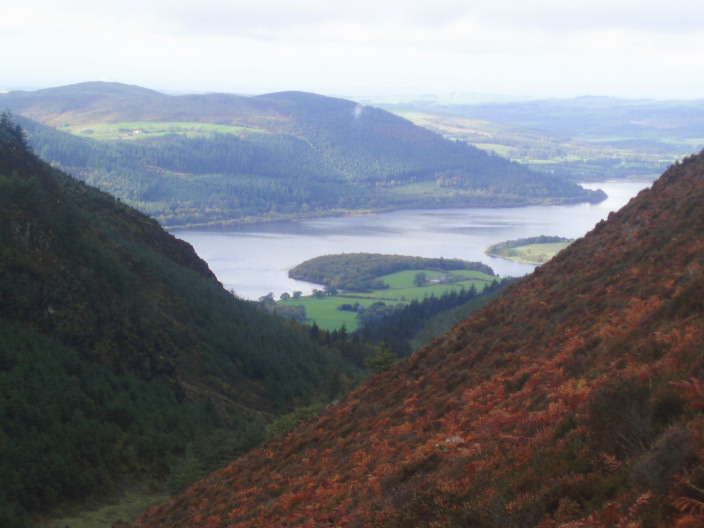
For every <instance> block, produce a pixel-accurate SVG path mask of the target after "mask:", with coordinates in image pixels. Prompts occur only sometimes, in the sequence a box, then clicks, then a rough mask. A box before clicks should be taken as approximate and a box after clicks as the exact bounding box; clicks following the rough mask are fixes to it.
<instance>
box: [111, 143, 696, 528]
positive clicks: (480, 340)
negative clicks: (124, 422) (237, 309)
mask: <svg viewBox="0 0 704 528" xmlns="http://www.w3.org/2000/svg"><path fill="white" fill-rule="evenodd" d="M703 218H704V153H702V154H700V155H698V156H693V157H691V158H688V159H686V160H685V161H684V162H682V163H681V164H677V165H675V166H673V167H671V168H670V169H669V170H668V171H667V172H666V173H665V174H663V176H662V177H661V178H660V179H659V181H657V182H656V183H655V184H654V185H653V186H652V188H651V189H649V190H645V191H642V192H641V193H640V194H639V195H638V196H637V197H636V198H634V199H633V200H631V202H630V203H629V204H628V205H627V206H626V207H625V208H623V209H622V210H621V211H619V212H618V213H615V214H612V215H610V217H609V219H608V220H607V221H603V222H600V223H599V224H598V225H597V226H596V227H595V228H594V229H593V230H592V231H591V232H590V233H588V234H587V235H586V236H585V237H584V238H582V239H580V240H577V241H576V242H574V243H573V244H572V245H571V246H569V247H568V248H567V249H565V250H564V251H562V252H561V253H560V254H559V255H558V256H557V257H555V258H554V259H552V260H551V261H550V262H548V263H546V264H545V265H543V266H541V267H540V268H538V269H537V270H536V271H535V272H534V273H533V274H532V275H530V276H529V277H527V278H525V279H523V280H521V281H519V282H518V283H516V284H514V285H512V286H510V287H509V288H507V290H506V291H505V292H504V294H503V295H502V296H500V297H499V298H498V299H497V300H496V301H494V302H492V303H490V304H489V305H488V306H487V307H485V308H484V309H482V310H480V311H479V312H477V313H475V314H474V315H472V316H471V317H469V318H468V319H466V320H465V321H464V322H462V323H461V324H459V325H458V326H456V327H455V328H454V329H452V330H451V331H450V332H449V333H448V334H446V335H445V336H444V337H442V338H440V339H437V340H435V341H434V342H433V343H431V344H430V345H429V346H428V347H426V348H424V349H422V350H420V351H419V352H417V353H416V354H415V355H413V356H412V357H410V358H408V359H406V360H404V361H402V362H401V363H399V364H398V365H396V366H395V367H393V368H392V369H390V370H389V371H387V372H385V373H383V374H380V375H378V376H376V377H374V378H373V379H372V380H371V382H370V383H368V384H366V385H365V386H363V387H361V388H359V389H358V390H356V391H354V392H353V393H351V394H349V395H348V396H347V397H345V398H343V399H341V400H340V401H339V402H338V403H337V404H335V405H331V406H329V407H328V408H327V409H326V411H325V412H324V413H323V414H322V415H321V417H320V418H319V419H317V420H314V421H312V422H310V423H308V424H307V425H304V426H302V427H300V428H299V429H297V430H296V431H294V432H292V433H290V434H289V435H287V436H284V437H282V438H278V439H274V440H272V441H270V442H268V443H266V444H265V445H263V446H262V447H261V448H259V449H256V450H254V451H252V452H250V453H249V454H247V455H246V456H244V457H242V458H240V459H239V460H237V461H236V462H233V463H232V464H231V465H229V466H228V467H226V468H224V469H223V470H221V471H219V472H217V473H215V474H213V475H211V476H209V477H208V478H207V479H205V480H203V481H201V482H199V483H198V484H196V485H194V486H193V487H191V488H190V489H189V490H187V491H186V492H185V493H183V494H182V495H180V496H177V497H175V498H174V499H173V500H171V501H168V502H166V503H164V504H162V505H159V506H156V507H154V508H152V509H150V510H149V511H147V512H146V513H145V514H144V515H143V516H141V517H140V518H138V519H137V520H135V521H133V522H131V523H128V524H127V526H132V527H142V528H146V527H157V526H159V527H162V526H190V527H195V526H212V527H219V526H223V527H224V526H228V527H245V526H252V527H255V526H256V527H260V526H279V527H284V526H350V527H352V526H354V527H363V526H364V527H369V526H379V527H382V526H386V527H388V526H408V527H411V526H413V527H423V526H426V527H430V526H487V527H489V526H501V527H530V526H540V527H541V528H547V527H558V526H562V527H568V526H569V527H574V528H576V527H578V526H579V527H593V528H597V527H607V526H608V527H611V526H622V527H625V526H632V527H656V526H679V527H685V526H687V527H693V526H702V525H703V524H704V496H703V495H702V490H703V489H704V436H703V435H702V431H704V414H703V411H704V380H703V379H702V378H703V377H704V368H703V366H704V363H703V358H702V351H703V350H704V330H703V329H704V222H702V219H703ZM120 526H125V525H120Z"/></svg>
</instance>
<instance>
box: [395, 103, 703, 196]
mask: <svg viewBox="0 0 704 528" xmlns="http://www.w3.org/2000/svg"><path fill="white" fill-rule="evenodd" d="M382 107H383V108H384V109H387V110H389V111H392V112H395V113H398V114H399V115H402V116H404V117H407V118H409V119H411V120H412V121H413V122H414V123H416V124H419V125H421V126H424V127H427V128H429V129H430V130H434V131H436V132H438V133H440V134H442V135H443V136H444V137H447V138H452V139H456V140H460V141H466V142H467V143H469V144H471V145H476V146H478V147H480V148H482V149H485V150H487V151H490V152H496V153H498V154H500V155H502V156H505V157H507V158H510V159H512V160H516V161H519V162H520V163H522V164H524V165H526V166H528V167H531V168H533V169H534V170H541V171H550V172H552V173H554V174H561V175H563V176H564V177H567V178H569V179H572V180H573V181H582V182H583V181H604V180H609V179H621V178H633V177H640V178H650V177H653V178H654V177H656V176H657V175H659V174H661V173H662V172H663V171H664V170H665V169H666V168H667V167H668V166H669V165H670V164H672V163H673V162H675V161H676V160H680V159H682V158H683V157H685V156H687V155H689V154H690V153H691V152H692V151H695V150H699V149H701V148H702V147H704V139H703V138H702V134H701V131H702V129H703V127H704V99H698V100H681V101H659V100H648V99H619V98H613V97H593V96H585V97H575V98H571V99H545V100H530V101H513V102H501V103H499V102H493V103H488V102H485V103H477V104H457V103H453V102H448V101H439V100H432V99H427V100H419V101H415V102H407V103H403V104H385V105H383V106H382Z"/></svg>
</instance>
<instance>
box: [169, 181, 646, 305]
mask: <svg viewBox="0 0 704 528" xmlns="http://www.w3.org/2000/svg"><path fill="white" fill-rule="evenodd" d="M582 185H583V186H584V187H586V188H589V189H597V188H601V189H603V190H604V191H605V192H606V193H607V194H608V195H609V198H608V199H607V200H605V201H603V202H602V203H600V204H595V205H592V204H578V205H567V206H531V207H515V208H507V209H492V208H473V209H432V210H403V211H395V212H392V213H381V214H373V215H360V216H344V217H335V218H320V219H316V220H306V221H300V222H281V223H273V224H259V225H248V226H240V227H234V228H228V230H227V231H192V230H187V231H185V230H178V231H176V230H174V231H172V233H173V234H174V235H175V236H177V237H178V238H181V239H182V240H185V241H186V242H188V243H190V244H191V245H192V246H193V247H194V249H195V250H196V252H197V253H198V255H199V256H200V257H201V258H202V259H203V260H205V261H206V262H207V263H208V265H209V266H210V269H211V270H212V271H213V273H215V275H216V276H217V277H218V279H219V280H220V282H222V283H223V285H224V286H225V288H227V289H228V290H229V289H233V290H234V291H235V293H236V294H237V295H238V296H240V297H241V298H244V299H252V300H256V299H258V298H259V297H261V296H263V295H267V294H268V293H269V292H273V293H274V296H275V298H277V299H278V297H279V295H281V293H283V292H289V293H291V292H293V291H294V290H300V291H302V292H303V294H304V295H307V294H310V293H311V291H312V289H313V288H321V286H320V285H317V284H310V283H306V282H301V281H295V280H292V279H289V278H288V270H289V269H291V268H293V267H294V266H296V265H297V264H300V263H301V262H303V261H304V260H307V259H310V258H313V257H317V256H320V255H329V254H336V253H356V252H366V253H385V254H397V255H412V256H421V257H444V258H448V259H449V258H459V259H463V260H470V261H479V262H484V263H485V264H488V265H489V266H491V267H492V268H493V269H494V271H495V272H496V273H497V274H499V275H500V276H502V277H506V276H522V275H525V274H527V273H530V272H531V271H533V269H534V268H535V266H533V265H530V264H522V263H518V262H512V261H509V260H504V259H500V258H495V257H489V256H487V255H485V254H484V250H485V249H486V248H487V246H489V245H491V244H496V243H497V242H502V241H505V240H514V239H517V238H526V237H532V236H539V235H551V236H562V237H569V238H579V237H581V236H583V235H585V234H586V233H587V232H588V231H590V230H591V229H592V228H593V227H594V226H595V225H596V223H597V222H599V221H600V220H602V219H605V218H606V217H607V216H608V214H609V213H610V212H611V211H616V210H618V209H620V208H621V207H623V206H624V205H625V204H626V203H628V201H629V200H630V199H631V198H632V197H633V196H635V195H636V194H638V192H639V191H640V190H641V189H644V188H646V187H649V186H650V183H649V182H625V183H623V182H619V183H595V184H582Z"/></svg>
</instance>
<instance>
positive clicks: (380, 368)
mask: <svg viewBox="0 0 704 528" xmlns="http://www.w3.org/2000/svg"><path fill="white" fill-rule="evenodd" d="M396 359H398V358H397V357H396V354H394V353H393V351H392V350H391V346H389V344H388V343H387V342H386V341H382V343H381V345H380V346H379V351H378V352H377V353H376V354H375V355H374V356H372V357H369V358H367V360H366V361H365V364H366V365H367V368H368V369H369V372H371V373H372V374H379V373H381V372H384V371H387V370H389V369H390V368H391V366H392V365H393V364H394V363H396Z"/></svg>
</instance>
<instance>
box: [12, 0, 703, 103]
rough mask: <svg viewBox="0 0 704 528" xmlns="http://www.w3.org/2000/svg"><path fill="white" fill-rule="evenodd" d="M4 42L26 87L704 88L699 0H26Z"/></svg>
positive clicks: (17, 5) (573, 90)
mask: <svg viewBox="0 0 704 528" xmlns="http://www.w3.org/2000/svg"><path fill="white" fill-rule="evenodd" d="M700 4H701V5H700ZM0 45H2V46H3V49H12V50H13V53H6V54H3V55H2V56H0V68H2V71H3V72H4V73H5V81H4V82H6V83H8V82H15V83H17V84H22V85H27V84H30V83H32V84H34V83H39V82H40V80H41V79H42V78H44V79H52V80H47V81H44V82H42V83H41V84H44V85H46V84H48V83H57V82H59V83H66V82H77V81H82V80H94V79H96V78H102V77H105V78H109V79H111V80H117V81H123V82H130V83H134V84H142V85H146V86H149V87H156V88H160V89H163V88H165V87H173V88H174V89H186V90H188V89H191V90H221V91H230V90H234V91H240V90H243V89H247V90H250V89H251V90H259V89H262V90H267V91H273V90H277V89H306V90H310V91H321V92H326V93H341V94H345V93H347V94H350V93H353V92H354V90H356V89H359V88H362V87H366V88H365V89H366V90H367V91H371V90H373V89H374V88H375V87H377V88H376V89H377V90H379V91H389V90H397V89H398V90H401V89H404V90H409V91H411V90H412V91H445V92H446V91H467V92H497V93H514V94H518V95H523V94H526V93H527V94H529V95H531V94H533V93H538V92H541V91H542V92H543V93H546V94H551V95H554V94H566V95H569V94H574V95H577V94H579V93H604V94H616V95H623V94H625V93H635V92H636V91H640V92H641V93H642V92H646V91H649V93H652V94H657V93H660V94H665V93H670V94H672V95H671V96H676V94H680V95H682V94H684V93H687V94H697V93H699V94H701V93H704V73H700V72H699V71H696V69H693V66H694V65H695V64H698V62H700V61H701V59H700V57H701V55H702V54H704V3H702V2H700V0H698V1H696V2H695V1H693V0H672V1H671V2H669V3H664V2H661V1H659V0H658V1H655V0H640V1H639V2H636V1H634V0H619V1H615V0H608V1H607V0H589V1H580V0H575V1H573V2H564V0H561V1H558V0H536V1H535V2H525V0H521V1H519V0H495V1H494V2H487V1H486V0H482V1H478V0H445V1H442V2H437V1H430V0H406V1H402V0H356V1H355V2H330V1H329V0H299V1H297V2H291V1H290V0H259V1H257V2H252V1H251V0H246V1H244V0H201V1H198V2H194V1H186V0H122V1H121V2H114V1H110V2H108V1H101V0H90V1H89V0H63V1H62V2H54V1H53V0H51V1H50V0H24V1H23V2H15V3H13V4H12V6H11V7H10V6H7V8H6V9H5V12H4V16H3V17H2V18H0ZM12 79H16V81H13V80H12ZM253 87H256V88H253ZM629 91H630V92H629ZM639 95H640V94H639Z"/></svg>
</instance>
